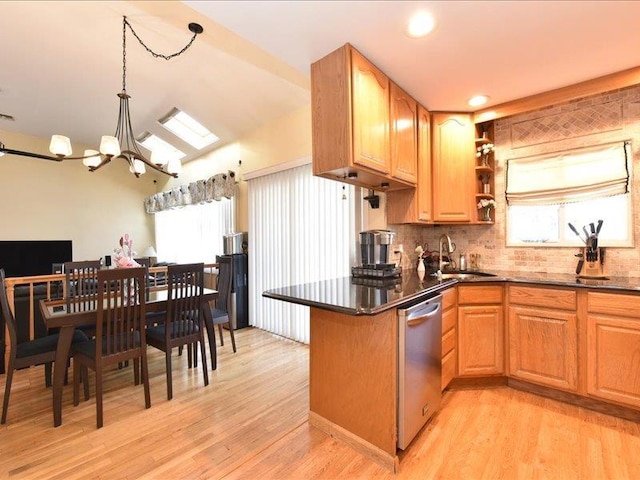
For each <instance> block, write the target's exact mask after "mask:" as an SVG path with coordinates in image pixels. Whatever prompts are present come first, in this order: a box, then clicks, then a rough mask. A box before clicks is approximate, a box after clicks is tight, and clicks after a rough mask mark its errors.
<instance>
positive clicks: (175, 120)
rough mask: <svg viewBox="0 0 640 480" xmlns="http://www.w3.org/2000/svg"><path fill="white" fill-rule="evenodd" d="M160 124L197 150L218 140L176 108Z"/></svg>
mask: <svg viewBox="0 0 640 480" xmlns="http://www.w3.org/2000/svg"><path fill="white" fill-rule="evenodd" d="M160 124H161V125H162V126H164V127H165V128H166V129H167V130H169V131H170V132H172V133H173V134H175V135H177V136H178V137H180V138H181V139H182V140H184V141H185V142H187V143H188V144H189V145H191V146H192V147H193V148H197V149H198V150H202V149H203V148H204V147H206V146H209V145H211V144H213V143H215V142H217V141H218V140H220V139H219V138H218V137H217V136H216V135H214V134H213V133H211V132H210V131H209V129H207V128H206V127H205V126H204V125H202V124H201V123H200V122H198V121H197V120H196V119H194V118H193V117H191V116H190V115H188V114H187V113H185V112H183V111H182V110H179V109H177V108H174V109H172V110H171V112H169V114H168V115H167V116H166V117H164V118H162V119H160Z"/></svg>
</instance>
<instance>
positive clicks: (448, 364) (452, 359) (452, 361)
mask: <svg viewBox="0 0 640 480" xmlns="http://www.w3.org/2000/svg"><path fill="white" fill-rule="evenodd" d="M456 358H457V355H456V350H455V349H453V350H451V351H450V352H449V353H448V355H447V356H445V357H444V358H443V359H442V390H444V389H445V388H447V385H449V382H451V380H453V377H455V376H456Z"/></svg>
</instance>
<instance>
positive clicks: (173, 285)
mask: <svg viewBox="0 0 640 480" xmlns="http://www.w3.org/2000/svg"><path fill="white" fill-rule="evenodd" d="M167 277H168V302H167V318H166V327H165V336H166V342H167V344H168V345H172V344H174V345H178V344H182V345H184V344H186V343H191V342H195V341H197V340H199V335H200V333H199V332H200V331H201V330H202V323H203V322H202V312H201V311H200V309H201V306H202V290H203V288H204V263H189V264H181V265H169V267H168V269H167ZM189 339H191V340H189Z"/></svg>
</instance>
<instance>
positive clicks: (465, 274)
mask: <svg viewBox="0 0 640 480" xmlns="http://www.w3.org/2000/svg"><path fill="white" fill-rule="evenodd" d="M432 275H433V276H437V274H435V273H433V274H432ZM495 276H496V275H494V274H493V273H486V272H474V271H458V272H446V273H443V274H442V279H443V280H447V279H450V278H455V279H457V280H465V279H472V278H482V277H495Z"/></svg>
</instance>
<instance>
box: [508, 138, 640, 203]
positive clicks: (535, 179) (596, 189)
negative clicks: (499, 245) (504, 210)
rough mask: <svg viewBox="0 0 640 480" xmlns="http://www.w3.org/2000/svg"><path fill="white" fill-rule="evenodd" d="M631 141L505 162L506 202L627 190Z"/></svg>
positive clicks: (574, 199)
mask: <svg viewBox="0 0 640 480" xmlns="http://www.w3.org/2000/svg"><path fill="white" fill-rule="evenodd" d="M630 159H631V143H630V142H628V141H627V142H617V143H615V144H607V145H599V146H597V147H588V148H581V149H576V150H571V151H567V152H560V153H554V154H548V155H541V156H535V157H526V158H514V159H511V160H508V161H507V189H506V191H507V203H508V204H509V205H532V204H535V205H554V204H562V203H571V202H579V201H584V200H591V199H595V198H602V197H608V196H612V195H620V194H623V193H627V192H628V191H629V165H630V164H631V162H630Z"/></svg>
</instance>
